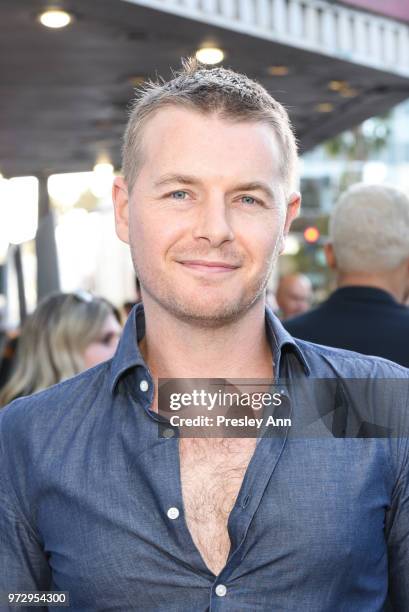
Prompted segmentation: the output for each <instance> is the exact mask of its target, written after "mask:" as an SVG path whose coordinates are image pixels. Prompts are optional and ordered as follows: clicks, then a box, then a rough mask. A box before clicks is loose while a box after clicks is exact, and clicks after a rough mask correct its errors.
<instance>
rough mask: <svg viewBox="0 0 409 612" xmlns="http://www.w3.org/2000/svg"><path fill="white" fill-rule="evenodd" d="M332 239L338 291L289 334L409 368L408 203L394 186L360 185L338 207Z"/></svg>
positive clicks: (329, 249)
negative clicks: (381, 358)
mask: <svg viewBox="0 0 409 612" xmlns="http://www.w3.org/2000/svg"><path fill="white" fill-rule="evenodd" d="M329 234H330V243H329V244H327V245H326V250H325V252H326V258H327V262H328V265H329V266H330V268H332V269H333V270H335V273H336V281H337V286H338V289H337V290H336V291H335V292H334V293H333V294H332V295H331V296H330V297H329V299H327V300H326V301H325V302H323V303H322V304H321V305H320V306H318V307H317V308H315V309H314V310H311V311H310V312H308V313H305V314H303V315H301V316H299V317H295V318H294V319H292V320H290V321H286V322H285V327H286V329H287V330H288V331H289V332H290V333H291V334H292V335H293V336H295V337H296V338H302V339H304V340H309V341H311V342H317V343H318V344H325V345H329V346H335V347H339V348H345V349H349V350H353V351H357V352H359V353H365V354H366V355H379V356H380V357H385V358H386V359H390V360H392V361H395V362H396V363H399V364H401V365H403V366H405V367H409V348H408V347H409V310H408V308H407V307H406V306H405V301H406V299H407V298H408V296H409V199H408V198H407V196H406V195H405V194H403V193H402V192H400V191H398V190H397V189H395V188H394V187H388V186H384V185H364V184H358V185H355V186H353V187H351V188H350V189H349V190H348V191H346V192H345V193H344V194H343V195H342V196H341V198H340V200H339V202H338V203H337V205H336V206H335V208H334V210H333V212H332V215H331V219H330V227H329Z"/></svg>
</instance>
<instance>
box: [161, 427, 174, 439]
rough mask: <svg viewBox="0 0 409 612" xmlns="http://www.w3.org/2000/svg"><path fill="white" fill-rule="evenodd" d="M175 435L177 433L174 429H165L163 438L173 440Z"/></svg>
mask: <svg viewBox="0 0 409 612" xmlns="http://www.w3.org/2000/svg"><path fill="white" fill-rule="evenodd" d="M174 435H175V432H174V431H173V429H164V430H163V433H162V436H163V437H164V438H173V436H174Z"/></svg>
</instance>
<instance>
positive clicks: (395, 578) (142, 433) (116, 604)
mask: <svg viewBox="0 0 409 612" xmlns="http://www.w3.org/2000/svg"><path fill="white" fill-rule="evenodd" d="M266 329H267V333H268V337H269V340H270V342H271V350H272V355H273V359H274V362H275V366H276V372H277V376H283V377H285V378H286V379H288V381H289V382H290V384H291V383H294V382H296V381H297V380H298V381H300V382H303V381H306V380H309V379H311V378H317V379H318V378H322V379H325V378H332V379H339V380H344V379H348V378H356V379H364V380H369V379H376V378H380V379H401V380H403V381H404V382H405V385H404V386H403V387H400V388H399V389H400V390H399V392H398V393H395V395H394V399H393V405H392V403H391V404H390V408H391V410H393V411H395V412H396V411H400V412H401V413H402V414H407V411H408V397H407V389H408V386H407V381H408V370H406V369H405V368H402V367H400V366H397V365H395V364H392V363H391V362H389V361H386V360H383V359H379V358H373V357H368V356H363V355H359V354H356V353H351V352H348V351H342V350H338V349H329V348H327V347H323V346H319V345H314V344H311V343H308V342H302V341H298V340H294V339H293V338H292V337H291V336H290V335H289V334H288V332H286V331H285V330H284V329H283V327H282V326H281V324H280V322H279V321H278V319H276V318H275V317H274V315H273V314H272V313H271V311H269V310H268V309H267V310H266ZM143 335H144V313H143V308H142V307H141V306H139V307H137V308H135V309H134V310H133V312H132V313H131V315H130V317H129V319H128V321H127V324H126V326H125V329H124V332H123V336H122V338H121V341H120V344H119V346H118V350H117V352H116V354H115V356H114V358H113V359H112V360H111V361H109V362H106V363H104V364H101V365H99V366H97V367H95V368H93V369H91V370H88V371H86V372H84V373H82V374H80V375H79V376H76V377H75V378H72V379H70V380H67V381H65V382H62V383H60V384H58V385H56V386H54V387H52V388H50V389H48V390H45V391H42V392H40V393H37V394H35V395H33V396H31V397H29V398H22V399H18V400H16V401H14V402H13V403H12V404H10V406H8V407H7V408H5V409H4V410H2V411H1V412H0V432H1V433H0V442H1V456H0V593H4V592H19V591H46V590H61V591H68V592H69V596H70V609H72V610H78V611H82V612H91V611H92V612H96V611H110V612H111V611H120V612H125V611H127V610H141V611H143V612H150V611H152V612H153V611H155V612H205V611H211V612H216V611H217V612H219V611H220V612H257V611H272V612H273V611H274V612H290V611H291V612H301V611H302V612H341V611H342V612H377V611H381V610H383V607H384V605H385V601H386V599H387V594H388V588H389V595H390V598H391V600H392V602H393V605H394V608H393V609H394V610H396V611H399V612H405V611H406V612H407V611H408V610H409V477H408V472H409V444H408V437H389V438H382V437H353V436H350V437H342V436H335V435H332V434H331V435H328V436H321V435H317V436H315V435H311V436H304V437H298V438H297V437H291V436H290V437H288V436H287V437H285V436H282V437H266V438H262V439H261V440H259V443H258V444H257V447H256V449H255V452H254V455H253V457H252V459H251V461H250V464H249V466H248V469H247V471H246V473H245V476H244V480H243V483H242V486H241V489H240V491H239V493H238V496H237V499H236V501H235V504H234V507H233V509H232V511H231V514H230V516H229V521H228V530H229V535H230V540H231V548H230V552H229V555H228V559H227V562H226V565H225V567H224V568H223V569H222V571H221V572H220V574H219V575H217V576H216V575H214V574H213V573H212V572H211V571H210V570H209V568H208V567H207V566H206V564H205V563H204V561H203V559H202V557H201V555H200V553H199V551H198V549H197V548H196V546H195V544H194V543H193V540H192V537H191V535H190V532H189V530H188V527H187V523H186V521H185V517H184V506H183V500H182V491H181V481H180V465H179V446H178V445H179V437H178V436H177V435H175V436H173V437H169V438H164V437H162V438H161V437H159V436H158V427H157V425H158V423H157V421H158V415H157V414H156V413H155V412H153V411H152V410H150V406H151V404H152V400H153V381H152V378H151V375H150V372H149V370H148V368H147V366H146V364H145V363H144V361H143V359H142V356H141V354H140V352H139V350H138V344H137V339H138V340H140V339H141V337H143ZM313 408H314V409H315V408H316V409H317V410H318V411H320V410H321V409H322V406H313ZM321 412H322V410H321ZM327 416H328V415H327ZM175 508H176V509H177V510H178V512H175V510H172V511H171V512H169V509H175ZM0 609H1V610H8V609H9V608H8V607H7V605H5V604H3V606H1V605H0ZM11 609H13V608H10V610H11ZM42 609H43V610H46V609H47V608H45V607H44V608H42Z"/></svg>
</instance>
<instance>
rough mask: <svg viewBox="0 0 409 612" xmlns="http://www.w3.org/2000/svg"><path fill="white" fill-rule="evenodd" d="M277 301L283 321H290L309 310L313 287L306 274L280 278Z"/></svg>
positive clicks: (288, 275)
mask: <svg viewBox="0 0 409 612" xmlns="http://www.w3.org/2000/svg"><path fill="white" fill-rule="evenodd" d="M276 300H277V304H278V308H279V315H280V318H281V319H283V320H284V319H289V318H290V317H295V316H297V315H300V314H303V313H304V312H306V311H307V310H309V308H310V306H311V300H312V285H311V281H310V279H309V278H308V276H305V274H287V275H285V276H282V277H281V278H280V281H279V283H278V287H277V293H276Z"/></svg>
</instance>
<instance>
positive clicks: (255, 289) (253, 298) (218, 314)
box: [131, 247, 277, 329]
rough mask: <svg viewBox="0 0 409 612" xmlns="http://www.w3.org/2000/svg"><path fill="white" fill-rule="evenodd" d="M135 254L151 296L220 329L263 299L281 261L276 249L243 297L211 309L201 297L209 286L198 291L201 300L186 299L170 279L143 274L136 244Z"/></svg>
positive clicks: (184, 317) (182, 316) (186, 317)
mask: <svg viewBox="0 0 409 612" xmlns="http://www.w3.org/2000/svg"><path fill="white" fill-rule="evenodd" d="M131 254H132V261H133V264H134V268H135V272H136V274H137V276H138V278H139V281H140V284H141V287H142V289H143V291H144V292H145V293H146V294H147V295H148V296H149V298H150V299H151V300H153V301H154V302H155V303H156V304H157V305H158V306H160V307H161V308H162V309H164V310H165V311H166V312H167V313H168V314H170V315H172V316H173V317H175V318H176V319H178V320H180V321H182V322H184V323H187V324H188V325H191V326H194V327H198V328H202V329H218V328H221V327H224V326H226V325H229V324H232V323H235V322H237V321H238V320H240V319H241V318H242V317H243V316H244V315H245V314H246V313H247V312H248V311H249V310H250V309H251V308H253V307H254V306H255V305H256V304H257V303H258V302H259V301H260V300H261V299H263V298H264V295H265V288H266V286H267V283H268V279H269V277H270V274H271V270H272V268H273V267H274V264H275V262H276V260H277V253H276V252H274V253H273V255H272V257H271V259H270V262H269V265H268V266H267V267H266V268H265V270H264V273H263V274H260V276H259V277H257V278H256V279H254V280H253V282H252V284H251V285H250V286H249V287H247V288H246V290H245V291H244V292H243V293H242V295H241V296H240V298H239V299H237V300H236V301H233V300H229V299H224V302H221V303H220V302H219V303H218V304H217V307H214V305H213V307H211V308H210V305H208V306H206V300H205V299H202V300H201V299H200V298H201V296H202V297H203V296H204V292H205V288H204V289H203V290H198V294H199V293H201V295H199V297H198V299H197V300H193V301H191V302H190V301H187V300H182V299H180V298H179V296H178V295H177V294H176V293H175V290H174V289H173V288H172V286H171V285H170V284H169V283H168V282H166V280H165V281H164V282H163V281H161V280H160V279H157V278H154V275H150V274H149V273H148V275H145V274H144V272H142V274H141V266H139V265H138V264H137V259H136V254H135V252H134V250H133V248H132V247H131Z"/></svg>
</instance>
